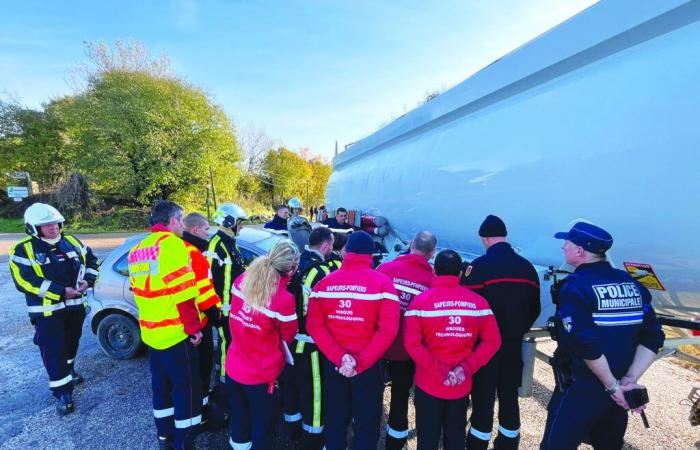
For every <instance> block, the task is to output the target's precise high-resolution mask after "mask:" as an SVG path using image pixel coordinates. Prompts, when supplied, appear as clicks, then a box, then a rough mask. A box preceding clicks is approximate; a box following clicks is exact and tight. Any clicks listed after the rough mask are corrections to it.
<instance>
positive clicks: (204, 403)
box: [202, 395, 209, 406]
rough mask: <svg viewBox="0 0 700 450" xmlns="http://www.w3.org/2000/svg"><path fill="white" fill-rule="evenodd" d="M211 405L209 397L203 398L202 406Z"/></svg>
mask: <svg viewBox="0 0 700 450" xmlns="http://www.w3.org/2000/svg"><path fill="white" fill-rule="evenodd" d="M208 404H209V396H208V395H207V396H206V397H203V398H202V406H207V405H208Z"/></svg>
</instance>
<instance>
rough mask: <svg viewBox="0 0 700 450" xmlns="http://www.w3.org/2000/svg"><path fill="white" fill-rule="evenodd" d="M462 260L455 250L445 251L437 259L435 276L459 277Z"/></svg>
mask: <svg viewBox="0 0 700 450" xmlns="http://www.w3.org/2000/svg"><path fill="white" fill-rule="evenodd" d="M461 271H462V258H460V256H459V254H458V253H457V252H456V251H454V250H443V251H441V252H440V253H438V254H437V256H436V257H435V275H459V274H460V272H461Z"/></svg>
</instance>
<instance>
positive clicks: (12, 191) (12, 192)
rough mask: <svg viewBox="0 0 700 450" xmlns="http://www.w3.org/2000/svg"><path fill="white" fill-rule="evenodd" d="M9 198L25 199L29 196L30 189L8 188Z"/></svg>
mask: <svg viewBox="0 0 700 450" xmlns="http://www.w3.org/2000/svg"><path fill="white" fill-rule="evenodd" d="M7 196H8V197H10V198H24V197H28V196H29V189H28V188H26V187H20V186H8V187H7Z"/></svg>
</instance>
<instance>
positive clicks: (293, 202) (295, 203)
mask: <svg viewBox="0 0 700 450" xmlns="http://www.w3.org/2000/svg"><path fill="white" fill-rule="evenodd" d="M287 204H288V205H289V207H290V208H292V209H294V208H296V209H302V208H303V207H304V206H303V205H302V204H301V200H299V199H298V198H296V197H292V198H290V199H289V202H288V203H287Z"/></svg>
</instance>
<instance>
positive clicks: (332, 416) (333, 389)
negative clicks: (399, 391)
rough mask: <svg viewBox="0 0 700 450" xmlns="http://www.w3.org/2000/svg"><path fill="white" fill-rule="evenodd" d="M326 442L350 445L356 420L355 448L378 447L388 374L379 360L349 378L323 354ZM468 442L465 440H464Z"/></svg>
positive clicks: (338, 449)
mask: <svg viewBox="0 0 700 450" xmlns="http://www.w3.org/2000/svg"><path fill="white" fill-rule="evenodd" d="M323 359H324V361H323V388H322V391H323V393H322V395H323V403H324V405H327V407H326V408H325V409H324V411H323V421H324V423H325V428H324V444H325V448H326V449H327V450H344V449H346V448H347V434H348V425H349V424H350V420H351V419H352V424H353V425H352V426H353V448H356V449H375V448H377V441H378V440H379V425H380V423H381V418H382V413H383V411H382V393H383V391H384V376H383V371H382V362H381V361H379V362H377V363H376V364H374V365H373V366H372V367H370V368H369V369H367V370H365V371H364V372H362V373H361V374H359V375H355V376H354V377H351V378H346V377H344V376H342V375H341V374H340V373H338V372H337V371H336V367H335V365H334V364H333V363H332V362H330V361H329V360H328V359H326V358H325V356H324V357H323ZM462 444H464V441H462Z"/></svg>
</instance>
